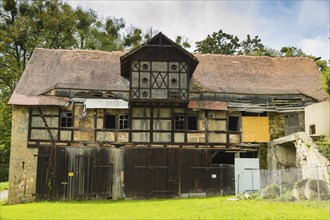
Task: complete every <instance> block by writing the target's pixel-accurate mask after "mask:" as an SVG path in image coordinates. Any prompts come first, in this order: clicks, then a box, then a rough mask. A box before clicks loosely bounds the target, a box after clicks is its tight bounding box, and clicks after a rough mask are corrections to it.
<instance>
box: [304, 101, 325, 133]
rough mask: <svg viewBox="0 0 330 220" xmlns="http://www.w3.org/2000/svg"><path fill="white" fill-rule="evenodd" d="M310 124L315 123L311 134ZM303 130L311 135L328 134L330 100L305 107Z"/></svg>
mask: <svg viewBox="0 0 330 220" xmlns="http://www.w3.org/2000/svg"><path fill="white" fill-rule="evenodd" d="M311 125H315V134H313V135H312V134H310V131H309V128H310V126H311ZM305 131H306V133H307V134H309V135H311V136H314V135H315V136H319V135H330V100H328V101H324V102H320V103H316V104H313V105H310V106H307V107H306V108H305Z"/></svg>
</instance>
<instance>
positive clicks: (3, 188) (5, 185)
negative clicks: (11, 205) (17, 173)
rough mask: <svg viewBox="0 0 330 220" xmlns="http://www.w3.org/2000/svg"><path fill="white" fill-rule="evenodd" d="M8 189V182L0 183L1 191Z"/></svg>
mask: <svg viewBox="0 0 330 220" xmlns="http://www.w3.org/2000/svg"><path fill="white" fill-rule="evenodd" d="M7 189H8V182H1V183H0V191H2V190H7Z"/></svg>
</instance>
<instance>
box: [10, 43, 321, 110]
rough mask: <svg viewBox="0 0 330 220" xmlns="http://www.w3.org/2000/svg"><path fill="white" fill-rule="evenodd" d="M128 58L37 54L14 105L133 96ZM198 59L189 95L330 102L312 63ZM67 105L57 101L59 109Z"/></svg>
mask: <svg viewBox="0 0 330 220" xmlns="http://www.w3.org/2000/svg"><path fill="white" fill-rule="evenodd" d="M125 54H127V52H122V51H114V52H104V51H91V50H62V49H59V50H54V49H35V51H34V53H33V56H32V57H31V59H30V61H29V63H28V65H27V67H26V69H25V71H24V73H23V74H22V76H21V79H20V80H19V83H18V85H17V87H16V89H15V91H14V93H13V95H12V97H11V99H10V101H9V104H13V105H27V103H29V99H30V100H31V103H36V104H37V103H38V104H39V105H42V104H47V105H48V104H51V103H52V102H51V101H50V100H48V99H47V98H43V99H40V97H41V96H43V94H45V93H46V92H47V91H50V90H51V89H56V88H72V89H85V90H102V91H123V92H125V91H126V92H128V91H129V81H128V80H127V79H126V78H124V77H123V76H121V73H120V70H121V65H120V57H122V56H124V55H125ZM194 57H196V58H197V59H198V60H199V64H198V66H197V68H196V70H195V72H194V74H193V75H192V79H191V82H190V91H195V92H218V93H228V94H261V95H262V94H264V95H270V94H304V95H306V96H309V97H312V98H314V99H316V100H323V99H325V98H326V97H327V96H326V94H325V92H324V91H323V90H322V89H321V82H320V74H321V72H320V71H319V70H318V68H317V66H316V65H315V63H314V61H313V60H312V59H311V58H307V57H295V58H280V57H276V58H273V57H260V56H229V55H219V54H194ZM38 97H39V99H38V102H36V98H38ZM23 98H24V99H23ZM47 100H48V101H47ZM62 102H63V101H62V100H56V101H55V100H54V105H58V104H59V103H62Z"/></svg>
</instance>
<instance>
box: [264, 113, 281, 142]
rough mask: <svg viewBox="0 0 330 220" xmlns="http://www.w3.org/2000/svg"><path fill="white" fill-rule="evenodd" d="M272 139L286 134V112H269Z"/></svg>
mask: <svg viewBox="0 0 330 220" xmlns="http://www.w3.org/2000/svg"><path fill="white" fill-rule="evenodd" d="M268 117H269V133H270V140H274V139H277V138H280V137H283V136H284V135H285V122H284V114H281V113H273V112H269V113H268Z"/></svg>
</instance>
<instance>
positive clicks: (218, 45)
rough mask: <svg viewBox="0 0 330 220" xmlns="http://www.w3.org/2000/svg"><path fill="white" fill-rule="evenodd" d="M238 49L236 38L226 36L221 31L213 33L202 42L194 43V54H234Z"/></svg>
mask: <svg viewBox="0 0 330 220" xmlns="http://www.w3.org/2000/svg"><path fill="white" fill-rule="evenodd" d="M239 48H240V44H239V39H238V37H237V36H234V35H232V34H227V33H225V32H223V31H222V30H219V31H218V32H213V34H212V35H208V36H207V38H205V39H204V40H202V41H197V42H196V50H195V52H199V53H213V54H235V53H237V51H238V49H239Z"/></svg>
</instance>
